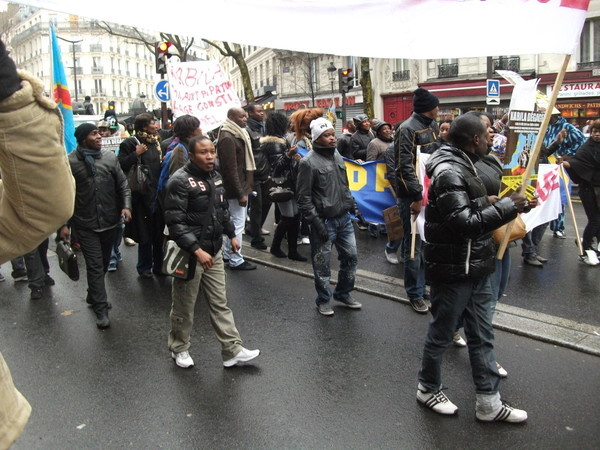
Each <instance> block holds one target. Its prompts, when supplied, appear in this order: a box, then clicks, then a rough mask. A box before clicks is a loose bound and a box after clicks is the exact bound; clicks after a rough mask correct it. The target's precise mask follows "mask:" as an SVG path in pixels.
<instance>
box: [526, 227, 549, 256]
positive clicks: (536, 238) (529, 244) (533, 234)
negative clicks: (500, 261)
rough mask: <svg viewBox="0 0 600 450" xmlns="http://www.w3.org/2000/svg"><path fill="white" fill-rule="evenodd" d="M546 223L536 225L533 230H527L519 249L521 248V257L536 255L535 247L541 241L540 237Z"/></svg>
mask: <svg viewBox="0 0 600 450" xmlns="http://www.w3.org/2000/svg"><path fill="white" fill-rule="evenodd" d="M548 223H549V222H547V223H543V224H541V225H538V226H537V227H535V228H534V229H533V230H531V231H529V232H528V233H527V234H526V235H525V237H524V238H523V243H522V244H521V249H522V250H523V258H535V257H536V255H537V248H538V245H540V242H541V241H542V237H543V236H544V233H545V232H546V228H548Z"/></svg>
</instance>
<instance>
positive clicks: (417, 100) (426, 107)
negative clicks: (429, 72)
mask: <svg viewBox="0 0 600 450" xmlns="http://www.w3.org/2000/svg"><path fill="white" fill-rule="evenodd" d="M413 94H414V97H413V109H414V110H415V112H416V113H424V112H428V111H433V110H434V109H435V108H436V107H438V106H439V105H440V100H439V99H438V98H437V97H436V96H435V95H433V94H432V93H431V92H429V91H428V90H427V89H423V88H418V89H417V90H415V92H413Z"/></svg>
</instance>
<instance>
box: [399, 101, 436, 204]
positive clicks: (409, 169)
mask: <svg viewBox="0 0 600 450" xmlns="http://www.w3.org/2000/svg"><path fill="white" fill-rule="evenodd" d="M419 145H420V146H421V152H423V153H433V152H434V151H435V150H436V149H437V148H438V144H437V136H436V131H435V126H434V125H433V123H432V121H431V119H428V118H427V117H425V116H422V115H421V114H418V113H412V115H411V116H410V117H409V118H408V119H407V120H405V121H404V122H403V123H402V125H401V126H400V129H399V130H398V132H397V133H396V137H395V140H394V149H395V150H396V176H397V179H398V197H400V198H406V199H409V200H411V201H419V200H422V198H423V194H422V191H423V187H422V186H421V183H419V180H418V178H417V173H416V169H415V164H416V160H417V146H419Z"/></svg>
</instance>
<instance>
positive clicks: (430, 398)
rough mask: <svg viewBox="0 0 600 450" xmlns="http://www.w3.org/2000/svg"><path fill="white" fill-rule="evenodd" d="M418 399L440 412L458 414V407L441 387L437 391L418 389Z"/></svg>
mask: <svg viewBox="0 0 600 450" xmlns="http://www.w3.org/2000/svg"><path fill="white" fill-rule="evenodd" d="M417 401H418V402H419V403H421V404H423V405H425V406H427V407H428V408H429V409H432V410H433V411H434V412H436V413H438V414H446V415H452V414H456V412H457V411H458V407H457V406H456V405H455V404H454V403H452V402H451V401H450V400H449V399H448V397H446V394H444V393H443V392H442V390H441V389H440V390H439V391H437V392H427V391H423V390H421V389H418V390H417Z"/></svg>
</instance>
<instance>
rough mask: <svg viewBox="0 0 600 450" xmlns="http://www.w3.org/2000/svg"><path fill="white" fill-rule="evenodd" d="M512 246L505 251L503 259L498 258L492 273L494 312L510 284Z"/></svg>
mask: <svg viewBox="0 0 600 450" xmlns="http://www.w3.org/2000/svg"><path fill="white" fill-rule="evenodd" d="M509 250H510V248H507V249H506V251H505V252H504V257H503V258H502V259H496V270H494V273H492V274H491V275H490V284H491V286H492V296H493V299H494V303H493V307H492V314H493V313H494V311H495V310H496V303H497V302H499V301H500V298H501V297H502V295H503V294H504V291H505V290H506V286H507V285H508V277H509V276H510V251H509Z"/></svg>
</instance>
